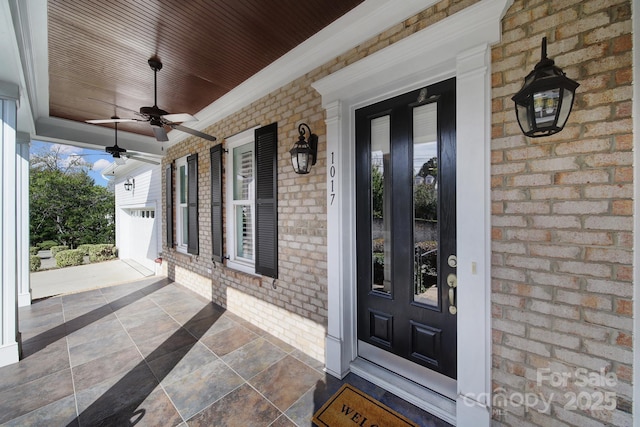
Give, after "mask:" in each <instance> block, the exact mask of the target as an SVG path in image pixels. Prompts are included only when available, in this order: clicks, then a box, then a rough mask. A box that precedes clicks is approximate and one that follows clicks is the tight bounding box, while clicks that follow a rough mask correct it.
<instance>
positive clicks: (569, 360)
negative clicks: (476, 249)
mask: <svg viewBox="0 0 640 427" xmlns="http://www.w3.org/2000/svg"><path fill="white" fill-rule="evenodd" d="M543 36H546V37H547V38H548V54H549V57H550V58H552V59H554V60H555V62H556V65H558V66H560V67H561V68H563V70H564V71H565V72H566V73H567V75H568V76H569V77H570V78H572V79H574V80H576V81H578V82H579V83H580V85H581V86H580V87H579V88H578V90H577V94H576V101H575V104H574V109H573V112H572V114H571V116H570V118H569V121H568V123H567V126H566V127H565V129H564V130H563V131H562V132H560V133H559V134H556V135H554V136H551V137H546V138H536V139H529V138H526V137H524V136H523V135H522V134H521V132H520V129H519V126H518V123H517V121H516V119H515V114H514V108H513V102H512V101H511V99H510V98H511V96H512V95H513V94H514V93H516V92H517V91H518V90H519V89H520V87H521V85H522V81H523V78H524V76H525V75H526V74H527V73H528V72H529V71H530V70H531V69H533V66H534V65H535V64H536V63H537V62H538V61H539V60H540V43H541V41H542V37H543ZM631 49H632V47H631V4H630V1H626V0H625V1H620V0H617V1H616V0H608V1H605V0H594V1H562V2H560V1H528V0H527V1H525V0H516V1H515V2H514V4H513V6H512V7H511V8H510V9H509V11H508V13H507V14H506V16H505V17H504V20H503V31H502V42H501V43H500V44H499V45H497V46H495V47H494V48H493V50H492V56H493V58H492V72H493V74H492V83H493V93H492V98H493V101H492V102H493V104H492V107H493V119H492V123H493V128H492V136H493V140H492V147H491V148H492V179H491V184H492V193H491V194H492V237H493V244H492V262H493V267H492V271H493V282H492V289H493V291H492V313H493V375H492V378H493V388H494V402H495V401H497V400H499V399H502V398H503V397H506V398H515V399H516V401H515V402H516V403H514V402H513V401H511V402H507V403H506V404H505V405H503V406H502V410H497V411H494V420H495V424H496V425H512V426H525V425H544V426H564V425H570V426H587V425H588V426H591V425H594V426H595V425H602V423H607V424H608V423H611V425H631V415H630V410H631V398H632V390H631V372H632V367H631V363H632V350H631V345H632V340H631V334H632V332H631V331H632V314H633V313H632V311H631V298H632V293H633V289H632V288H633V284H632V231H633V230H632V215H633V212H632V195H633V182H632V152H631V150H632V122H631V99H632V88H631V65H632V58H631ZM601 370H602V371H601ZM596 373H597V374H598V377H599V378H603V377H605V378H608V379H610V380H611V381H608V383H607V382H606V381H600V382H601V383H603V382H604V383H605V384H596V385H591V386H585V387H581V385H582V383H584V381H583V377H584V376H585V375H593V378H594V379H596ZM607 374H608V375H607ZM613 374H615V377H613ZM558 375H564V377H565V378H566V379H567V381H566V383H564V382H563V381H560V376H558ZM605 392H611V393H614V394H615V401H616V406H617V408H616V409H615V410H608V409H604V407H606V406H607V405H606V404H607V402H608V401H607V400H606V399H605V400H604V401H602V399H601V398H605V397H606V396H609V397H611V396H612V395H605ZM520 396H523V397H525V398H527V397H528V398H529V399H530V401H531V402H532V403H537V405H536V406H535V408H529V410H526V405H518V404H517V402H518V400H517V399H520ZM534 396H538V401H536V399H535V398H534ZM573 397H577V398H578V399H577V401H574V402H572V398H573ZM542 398H544V399H545V401H549V399H550V400H551V402H552V403H551V405H550V407H549V409H548V410H546V411H543V409H545V408H544V404H543V402H542ZM580 399H581V400H580ZM598 400H600V405H599V406H600V408H598ZM503 402H504V401H503ZM573 404H575V406H577V408H575V409H574V407H573Z"/></svg>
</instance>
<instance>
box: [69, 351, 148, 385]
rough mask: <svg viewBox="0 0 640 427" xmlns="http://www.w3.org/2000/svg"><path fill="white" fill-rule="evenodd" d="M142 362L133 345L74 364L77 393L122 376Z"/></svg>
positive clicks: (74, 381) (74, 380)
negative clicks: (80, 363)
mask: <svg viewBox="0 0 640 427" xmlns="http://www.w3.org/2000/svg"><path fill="white" fill-rule="evenodd" d="M142 362H143V359H142V356H141V355H140V353H139V352H138V350H137V349H136V348H135V347H134V346H131V347H127V348H125V349H123V350H119V351H116V352H114V353H110V354H106V355H104V356H102V357H99V358H97V359H94V360H92V361H90V362H87V363H83V364H82V365H79V366H74V367H73V368H72V371H73V383H74V386H75V389H76V393H77V392H79V391H82V390H84V389H87V388H91V387H93V386H95V385H97V384H99V383H101V382H103V381H105V380H108V379H110V378H113V377H116V376H117V377H118V378H122V377H124V375H125V374H127V373H128V372H129V371H131V370H132V369H134V368H135V367H136V366H138V365H139V364H141V363H142Z"/></svg>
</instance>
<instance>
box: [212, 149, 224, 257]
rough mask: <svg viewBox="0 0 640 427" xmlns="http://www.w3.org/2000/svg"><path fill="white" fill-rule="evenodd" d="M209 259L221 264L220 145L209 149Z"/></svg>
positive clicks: (221, 190) (221, 191)
mask: <svg viewBox="0 0 640 427" xmlns="http://www.w3.org/2000/svg"><path fill="white" fill-rule="evenodd" d="M210 154H211V245H212V248H211V259H212V260H213V261H217V262H222V193H223V189H222V144H219V145H216V146H215V147H211V150H210Z"/></svg>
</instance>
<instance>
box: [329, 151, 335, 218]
mask: <svg viewBox="0 0 640 427" xmlns="http://www.w3.org/2000/svg"><path fill="white" fill-rule="evenodd" d="M333 155H334V152H333V151H332V152H331V167H330V168H329V177H331V193H329V196H330V197H331V203H330V205H331V206H333V201H334V200H335V198H336V191H335V188H334V181H335V179H334V178H335V177H336V166H335V159H334V156H333Z"/></svg>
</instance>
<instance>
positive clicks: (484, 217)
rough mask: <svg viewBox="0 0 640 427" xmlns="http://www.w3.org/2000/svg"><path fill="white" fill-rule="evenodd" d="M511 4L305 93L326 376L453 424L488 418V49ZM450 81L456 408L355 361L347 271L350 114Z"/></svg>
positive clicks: (458, 21) (351, 238)
mask: <svg viewBox="0 0 640 427" xmlns="http://www.w3.org/2000/svg"><path fill="white" fill-rule="evenodd" d="M511 3H512V0H483V1H481V2H479V3H476V4H475V5H473V6H471V7H468V8H466V9H464V10H462V11H460V12H458V13H456V14H454V15H451V16H450V17H448V18H445V19H444V20H442V21H439V22H438V23H436V24H433V25H431V26H430V27H427V28H425V29H423V30H421V31H419V32H417V33H415V34H413V35H411V36H409V37H407V38H405V39H403V40H401V41H399V42H396V43H394V44H392V45H391V46H389V47H387V48H385V49H383V50H380V51H378V52H376V53H375V54H373V55H370V56H368V57H366V58H364V59H362V60H360V61H358V62H356V63H354V64H351V65H349V66H347V67H345V68H343V69H341V70H339V71H337V72H335V73H333V74H331V75H329V76H327V77H325V78H323V79H321V80H319V81H317V82H315V83H314V84H313V85H312V86H313V87H314V88H315V89H316V90H317V91H318V92H319V93H320V94H321V95H322V104H323V107H324V108H325V110H326V126H327V247H328V251H327V275H328V325H327V338H326V370H327V372H328V373H330V374H332V375H334V376H336V377H339V378H342V377H344V376H345V375H346V374H347V373H348V372H350V371H353V372H355V373H357V374H359V375H362V376H365V377H366V378H367V379H369V380H371V381H373V382H375V383H377V384H379V385H381V386H383V387H385V388H387V389H389V390H390V391H392V392H394V393H396V394H398V395H399V396H400V397H402V398H404V399H405V400H407V401H409V402H411V403H414V404H416V405H418V406H420V407H422V408H424V409H426V410H428V411H429V412H432V413H434V414H435V415H437V416H439V417H441V418H443V419H445V420H446V421H448V422H450V423H453V424H458V425H476V426H484V425H486V426H488V425H489V424H490V420H491V407H490V405H491V402H490V396H491V307H490V304H491V300H490V296H491V260H490V254H491V248H490V244H491V224H490V205H491V203H490V188H491V187H490V160H491V157H490V142H491V45H493V44H495V43H497V42H498V41H499V40H500V35H501V19H502V16H503V15H504V13H505V12H506V10H507V8H508V7H509V6H510V5H511ZM449 77H456V92H457V95H456V97H457V99H456V118H457V119H456V121H457V125H456V126H457V130H456V131H457V138H456V139H457V141H456V142H457V159H456V160H457V176H456V179H457V187H458V188H457V197H456V203H457V215H458V230H457V235H458V242H457V243H458V249H457V254H458V380H457V399H456V401H455V402H453V401H451V400H449V399H445V398H439V397H438V396H437V395H436V394H435V393H431V394H430V393H429V392H428V390H427V391H424V392H423V393H419V391H418V390H415V387H411V382H408V381H406V380H405V379H403V378H398V377H394V375H393V374H392V373H389V372H385V371H384V370H383V369H380V368H379V367H378V368H376V367H374V366H369V365H367V364H366V363H364V362H363V361H362V360H361V359H358V350H357V321H356V317H357V308H356V283H357V281H356V268H355V266H356V244H355V243H356V237H355V221H356V218H355V191H356V188H355V164H354V159H355V123H354V121H355V110H356V109H358V108H360V107H363V106H366V105H370V104H372V103H374V102H377V101H381V100H384V99H388V98H390V97H393V96H395V95H400V94H402V93H406V92H409V91H411V90H414V89H419V88H422V87H425V86H428V85H430V84H432V83H436V82H439V81H442V80H444V79H446V78H449ZM478 301H482V303H480V304H478ZM469 349H472V351H469Z"/></svg>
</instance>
